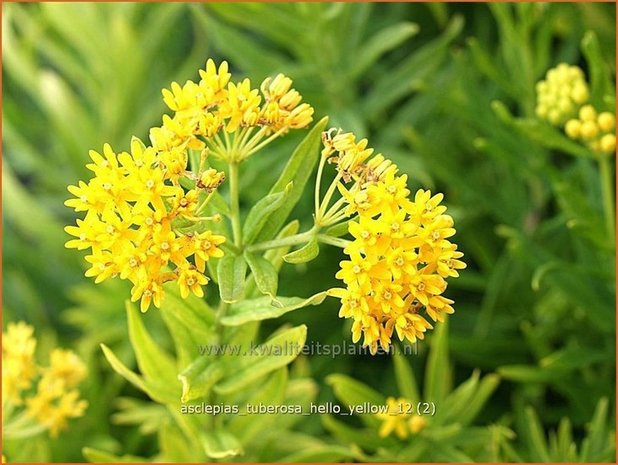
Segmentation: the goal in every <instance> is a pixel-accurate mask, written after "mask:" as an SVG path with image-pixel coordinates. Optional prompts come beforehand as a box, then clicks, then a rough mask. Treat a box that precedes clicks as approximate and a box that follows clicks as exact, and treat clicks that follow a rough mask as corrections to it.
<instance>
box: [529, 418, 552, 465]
mask: <svg viewBox="0 0 618 465" xmlns="http://www.w3.org/2000/svg"><path fill="white" fill-rule="evenodd" d="M524 413H525V416H526V421H525V422H524V426H525V429H524V434H523V436H524V440H525V441H526V444H527V446H528V450H529V451H530V454H531V457H532V461H533V462H550V461H551V460H550V458H549V451H548V450H547V442H546V441H545V436H544V434H543V426H542V425H541V422H540V421H539V417H538V416H537V415H536V413H535V412H534V409H533V408H532V407H526V410H525V412H524Z"/></svg>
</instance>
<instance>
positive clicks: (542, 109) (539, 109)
mask: <svg viewBox="0 0 618 465" xmlns="http://www.w3.org/2000/svg"><path fill="white" fill-rule="evenodd" d="M536 116H538V117H539V118H542V119H545V117H546V116H547V105H545V104H543V103H539V104H538V105H537V106H536Z"/></svg>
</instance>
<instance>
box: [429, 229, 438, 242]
mask: <svg viewBox="0 0 618 465" xmlns="http://www.w3.org/2000/svg"><path fill="white" fill-rule="evenodd" d="M431 237H433V240H434V241H437V240H438V239H440V231H434V232H432V233H431Z"/></svg>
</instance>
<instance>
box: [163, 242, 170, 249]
mask: <svg viewBox="0 0 618 465" xmlns="http://www.w3.org/2000/svg"><path fill="white" fill-rule="evenodd" d="M169 248H170V245H169V243H167V242H162V243H161V250H167V249H169Z"/></svg>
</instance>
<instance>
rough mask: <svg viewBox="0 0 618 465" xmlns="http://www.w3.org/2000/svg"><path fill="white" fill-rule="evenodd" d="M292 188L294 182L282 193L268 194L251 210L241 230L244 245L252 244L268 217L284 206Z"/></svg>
mask: <svg viewBox="0 0 618 465" xmlns="http://www.w3.org/2000/svg"><path fill="white" fill-rule="evenodd" d="M293 186H294V182H293V181H290V182H289V183H288V184H287V185H286V186H285V188H284V189H283V191H281V192H275V193H274V194H268V195H267V196H266V197H264V198H263V199H261V200H259V201H258V202H257V203H256V204H255V205H254V206H253V208H251V210H250V211H249V214H248V215H247V218H246V219H245V224H244V225H243V229H242V235H243V242H244V243H245V244H253V242H254V241H255V239H256V237H258V235H259V234H260V232H261V231H262V228H263V227H264V225H266V224H267V223H268V220H269V218H270V216H271V215H272V214H273V213H274V212H276V211H277V210H279V209H280V208H281V206H282V205H284V203H285V202H286V200H287V199H288V197H289V194H290V192H291V191H292V187H293Z"/></svg>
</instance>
